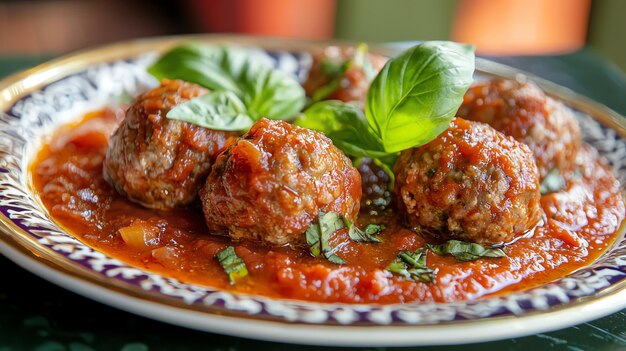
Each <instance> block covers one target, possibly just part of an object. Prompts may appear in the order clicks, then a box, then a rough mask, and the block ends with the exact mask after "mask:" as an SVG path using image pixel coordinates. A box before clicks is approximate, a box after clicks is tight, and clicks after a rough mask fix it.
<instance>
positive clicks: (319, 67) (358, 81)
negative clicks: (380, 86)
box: [303, 46, 387, 102]
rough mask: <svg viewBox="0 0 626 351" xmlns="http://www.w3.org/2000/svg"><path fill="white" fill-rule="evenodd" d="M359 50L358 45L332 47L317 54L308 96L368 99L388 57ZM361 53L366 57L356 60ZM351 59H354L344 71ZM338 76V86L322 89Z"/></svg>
mask: <svg viewBox="0 0 626 351" xmlns="http://www.w3.org/2000/svg"><path fill="white" fill-rule="evenodd" d="M359 50H361V48H358V47H343V48H340V47H337V46H329V47H327V48H325V49H324V50H321V51H319V52H317V53H315V54H314V55H313V64H312V65H311V69H310V70H309V76H308V78H307V80H306V82H304V84H303V87H304V90H305V91H306V94H307V96H308V97H311V98H313V100H341V101H344V102H349V101H365V97H366V96H367V90H368V89H369V86H370V83H371V82H372V80H373V79H374V77H375V76H376V74H377V73H378V71H380V70H381V69H382V68H383V66H384V65H385V62H386V61H387V59H386V58H385V57H384V56H380V55H376V54H371V53H365V54H364V55H363V54H362V53H360V52H359ZM357 55H363V56H362V60H361V59H360V58H359V59H356V60H355V58H356V57H357ZM349 60H353V61H352V62H351V63H350V64H349V66H348V68H347V69H345V71H344V69H343V68H344V67H345V66H344V65H346V64H348V61H349ZM359 61H363V62H359ZM337 79H338V85H337V86H336V87H335V89H333V90H330V91H320V89H323V88H325V87H327V86H329V84H331V83H332V82H334V81H336V80H337ZM316 94H317V95H318V96H316Z"/></svg>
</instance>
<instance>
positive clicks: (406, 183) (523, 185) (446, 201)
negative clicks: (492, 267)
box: [394, 118, 541, 244]
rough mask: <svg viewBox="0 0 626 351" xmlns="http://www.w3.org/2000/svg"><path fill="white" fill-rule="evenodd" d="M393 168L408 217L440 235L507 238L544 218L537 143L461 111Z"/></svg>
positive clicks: (500, 240) (496, 240)
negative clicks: (534, 149) (525, 141)
mask: <svg viewBox="0 0 626 351" xmlns="http://www.w3.org/2000/svg"><path fill="white" fill-rule="evenodd" d="M394 172H395V174H396V184H395V189H394V193H395V196H396V202H397V206H398V207H399V211H400V213H402V214H403V215H404V217H405V219H406V222H407V224H408V225H409V226H411V227H413V228H415V229H416V230H417V231H419V232H423V233H425V234H429V235H431V236H433V237H435V238H437V239H442V240H450V239H457V240H462V241H471V242H476V243H480V244H498V243H506V242H509V241H511V240H513V239H514V238H515V237H518V236H520V235H522V234H524V233H525V232H527V231H528V230H530V229H531V228H532V227H533V226H534V225H535V224H536V223H537V222H538V221H539V217H540V214H541V211H540V206H539V200H540V197H541V195H540V193H539V176H538V173H537V166H536V165H535V161H534V159H533V155H532V153H531V151H530V149H529V148H528V146H526V145H524V144H522V143H520V142H517V141H516V140H515V139H513V138H511V137H507V136H505V135H504V134H502V133H500V132H498V131H496V130H495V129H493V128H492V127H490V126H489V125H487V124H483V123H478V122H470V121H466V120H463V119H460V118H456V119H455V120H453V121H452V123H451V125H450V128H448V129H447V130H446V131H444V132H443V133H442V134H441V135H439V136H438V137H437V138H436V139H434V140H433V141H431V142H430V143H428V144H426V145H423V146H421V147H417V148H413V149H408V150H405V151H403V152H402V153H401V154H400V157H399V158H398V160H397V161H396V163H395V165H394Z"/></svg>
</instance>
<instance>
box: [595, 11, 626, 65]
mask: <svg viewBox="0 0 626 351" xmlns="http://www.w3.org/2000/svg"><path fill="white" fill-rule="evenodd" d="M625 17H626V1H624V0H595V1H594V2H593V7H592V11H591V18H590V20H589V37H588V38H587V41H588V43H589V46H591V47H592V48H593V49H595V50H596V51H597V52H598V53H600V54H601V55H602V56H604V57H606V58H607V59H609V60H611V61H613V62H615V63H616V64H617V65H618V66H619V67H620V68H621V69H622V71H624V72H626V18H625Z"/></svg>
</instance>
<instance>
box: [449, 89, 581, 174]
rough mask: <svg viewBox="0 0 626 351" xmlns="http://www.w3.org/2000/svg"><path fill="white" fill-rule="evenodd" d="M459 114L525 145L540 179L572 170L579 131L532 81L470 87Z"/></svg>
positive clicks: (563, 109) (569, 114)
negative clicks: (485, 124) (554, 173)
mask: <svg viewBox="0 0 626 351" xmlns="http://www.w3.org/2000/svg"><path fill="white" fill-rule="evenodd" d="M458 115H459V117H463V118H465V119H470V120H474V121H479V122H484V123H488V124H490V125H491V126H492V127H494V128H495V129H497V130H499V131H501V132H502V133H504V134H506V135H510V136H512V137H513V138H515V139H517V140H518V141H521V142H523V143H524V144H526V145H528V146H529V147H530V149H531V150H532V152H533V153H534V154H535V158H536V161H537V167H539V175H540V177H541V179H542V180H543V179H544V178H545V177H547V175H548V174H549V173H550V172H551V171H553V170H558V171H559V173H560V174H562V175H567V174H569V173H571V172H572V171H574V170H575V160H576V156H577V154H578V151H579V150H580V147H581V143H582V142H581V133H580V128H579V127H578V123H577V122H576V119H575V118H574V115H573V114H572V112H571V111H570V110H569V109H568V108H567V107H566V106H565V105H564V104H563V103H562V102H560V101H556V100H554V99H552V98H551V97H549V96H546V95H545V94H544V92H543V91H542V90H541V89H540V88H539V87H538V86H536V85H535V84H533V83H530V82H518V81H512V80H504V79H494V80H489V81H484V82H479V83H477V84H475V85H474V86H472V87H471V88H470V89H469V90H468V92H467V94H465V99H464V101H463V105H461V108H460V109H459V112H458Z"/></svg>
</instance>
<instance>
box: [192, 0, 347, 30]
mask: <svg viewBox="0 0 626 351" xmlns="http://www.w3.org/2000/svg"><path fill="white" fill-rule="evenodd" d="M190 4H191V5H192V7H193V8H194V11H193V13H192V15H194V16H195V17H196V18H197V19H198V21H199V23H200V27H201V28H202V29H203V30H204V31H207V32H230V33H246V34H253V35H267V36H280V37H291V38H302V39H328V38H331V37H332V36H333V34H334V31H335V12H336V1H335V0H191V1H190Z"/></svg>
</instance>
